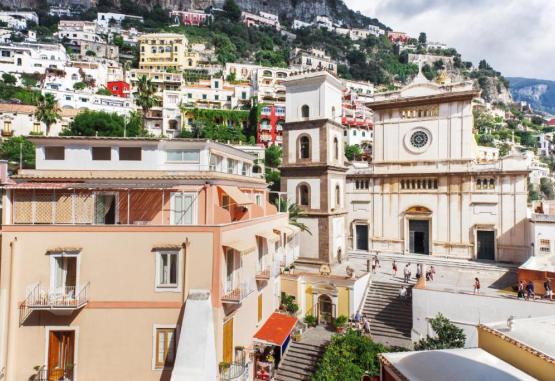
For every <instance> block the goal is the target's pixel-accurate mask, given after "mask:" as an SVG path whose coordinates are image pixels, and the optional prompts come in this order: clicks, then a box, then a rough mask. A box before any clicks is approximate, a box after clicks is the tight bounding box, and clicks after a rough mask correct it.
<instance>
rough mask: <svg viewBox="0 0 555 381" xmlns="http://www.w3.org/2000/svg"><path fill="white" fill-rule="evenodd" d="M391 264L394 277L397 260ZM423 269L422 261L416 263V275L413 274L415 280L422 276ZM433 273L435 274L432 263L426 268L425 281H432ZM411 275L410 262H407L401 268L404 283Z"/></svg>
mask: <svg viewBox="0 0 555 381" xmlns="http://www.w3.org/2000/svg"><path fill="white" fill-rule="evenodd" d="M391 266H392V275H393V277H395V276H396V275H397V262H395V260H394V261H393V263H392V264H391ZM423 270H424V265H423V264H422V263H417V264H416V276H415V278H416V280H418V279H420V278H422V274H423ZM435 274H436V269H435V267H434V266H433V265H432V266H430V267H429V268H428V270H426V273H425V276H426V281H428V282H430V281H433V280H434V276H435ZM411 276H412V271H411V263H410V262H409V263H407V264H406V265H405V268H404V269H403V281H404V282H405V283H408V282H409V281H410V278H411Z"/></svg>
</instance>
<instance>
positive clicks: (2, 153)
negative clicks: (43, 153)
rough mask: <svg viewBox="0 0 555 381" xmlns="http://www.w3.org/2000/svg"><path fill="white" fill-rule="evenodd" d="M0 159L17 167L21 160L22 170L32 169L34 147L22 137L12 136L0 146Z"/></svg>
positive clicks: (33, 165) (33, 164)
mask: <svg viewBox="0 0 555 381" xmlns="http://www.w3.org/2000/svg"><path fill="white" fill-rule="evenodd" d="M0 157H1V158H2V159H3V160H8V162H10V163H17V164H18V165H19V160H20V158H21V159H22V165H23V168H34V167H35V145H34V144H33V143H31V142H30V141H29V140H27V139H26V138H25V137H23V136H13V137H11V138H9V139H6V140H4V141H3V142H2V144H0Z"/></svg>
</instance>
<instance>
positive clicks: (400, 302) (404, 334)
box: [362, 281, 412, 345]
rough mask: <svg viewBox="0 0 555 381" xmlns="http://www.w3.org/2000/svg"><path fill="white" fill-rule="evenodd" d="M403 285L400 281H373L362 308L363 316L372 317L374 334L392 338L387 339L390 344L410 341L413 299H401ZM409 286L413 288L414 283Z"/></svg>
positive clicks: (371, 327) (386, 341)
mask: <svg viewBox="0 0 555 381" xmlns="http://www.w3.org/2000/svg"><path fill="white" fill-rule="evenodd" d="M401 285H402V283H400V282H379V281H373V282H372V284H371V285H370V287H369V289H368V293H367V294H366V299H365V301H364V307H363V309H362V314H363V316H365V317H366V318H369V319H370V332H371V334H372V336H373V337H375V336H377V337H382V338H388V339H391V340H385V343H386V344H389V345H401V344H406V343H410V337H411V330H412V299H411V298H410V297H407V298H405V299H401V297H400V296H399V290H400V288H401ZM409 287H411V288H412V285H409ZM409 294H410V291H409ZM380 341H382V340H380Z"/></svg>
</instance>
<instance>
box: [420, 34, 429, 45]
mask: <svg viewBox="0 0 555 381" xmlns="http://www.w3.org/2000/svg"><path fill="white" fill-rule="evenodd" d="M426 42H428V37H427V36H426V33H424V32H420V34H419V35H418V43H419V44H422V45H425V44H426Z"/></svg>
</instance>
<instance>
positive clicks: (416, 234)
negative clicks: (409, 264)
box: [409, 220, 430, 255]
mask: <svg viewBox="0 0 555 381" xmlns="http://www.w3.org/2000/svg"><path fill="white" fill-rule="evenodd" d="M429 241H430V221H429V220H409V250H410V252H411V253H412V254H426V255H428V254H430V248H429V246H430V243H429Z"/></svg>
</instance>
